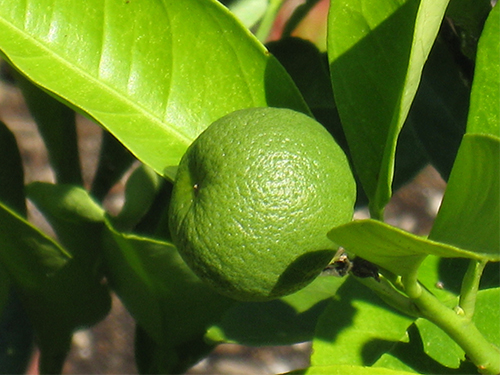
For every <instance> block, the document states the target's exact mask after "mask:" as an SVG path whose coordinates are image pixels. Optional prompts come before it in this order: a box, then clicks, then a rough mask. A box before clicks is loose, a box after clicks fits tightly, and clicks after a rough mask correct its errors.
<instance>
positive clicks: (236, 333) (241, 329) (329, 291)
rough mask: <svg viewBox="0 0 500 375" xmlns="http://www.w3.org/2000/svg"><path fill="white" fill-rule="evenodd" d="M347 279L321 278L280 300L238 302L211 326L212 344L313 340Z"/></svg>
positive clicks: (277, 343)
mask: <svg viewBox="0 0 500 375" xmlns="http://www.w3.org/2000/svg"><path fill="white" fill-rule="evenodd" d="M343 282H344V279H341V278H337V277H328V276H322V277H318V278H317V279H316V280H314V281H313V282H312V283H311V284H309V285H308V286H307V287H305V288H304V289H302V290H300V291H299V292H297V293H294V294H292V295H290V296H287V297H283V298H281V299H279V300H274V301H270V302H258V303H238V304H236V305H234V306H233V307H231V308H229V309H228V310H227V311H226V312H225V313H224V315H223V316H222V319H221V320H220V321H218V322H217V323H216V324H215V325H213V326H212V327H210V329H209V330H208V331H207V334H206V336H205V338H206V340H207V341H208V342H216V343H237V344H241V345H253V346H260V345H291V344H295V343H298V342H304V341H308V340H312V338H313V336H314V329H315V326H316V322H317V320H318V317H319V316H320V314H321V313H322V311H323V310H324V308H325V306H326V305H327V304H328V302H329V298H331V297H332V296H333V295H335V293H336V291H337V289H338V288H339V287H340V285H341V284H342V283H343Z"/></svg>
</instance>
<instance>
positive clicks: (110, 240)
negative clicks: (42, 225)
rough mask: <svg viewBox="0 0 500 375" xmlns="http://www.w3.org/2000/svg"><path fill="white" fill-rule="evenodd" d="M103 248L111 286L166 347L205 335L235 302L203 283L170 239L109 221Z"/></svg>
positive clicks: (141, 323) (142, 323) (148, 331)
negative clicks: (114, 225) (124, 228)
mask: <svg viewBox="0 0 500 375" xmlns="http://www.w3.org/2000/svg"><path fill="white" fill-rule="evenodd" d="M104 249H105V255H106V268H107V271H106V276H107V278H108V279H109V281H110V284H111V286H112V287H113V289H114V290H115V291H116V293H117V294H118V296H119V297H120V299H121V300H122V301H123V303H124V304H125V306H127V309H128V310H129V311H130V313H131V314H132V315H133V316H134V318H135V319H136V320H137V322H138V324H139V325H141V327H142V328H143V329H144V330H145V332H146V333H147V335H148V336H150V337H151V339H153V340H154V341H155V342H156V343H157V344H159V345H161V346H162V347H163V349H164V350H166V348H173V347H176V346H179V345H181V344H183V343H186V342H189V341H191V340H193V339H195V338H198V337H200V336H201V335H203V334H204V333H205V330H206V328H207V327H208V326H209V325H210V324H212V323H213V322H214V321H216V320H217V319H219V317H220V315H221V314H222V313H223V312H224V311H225V310H227V308H229V306H231V305H232V304H233V303H234V301H232V300H230V299H228V298H226V297H222V296H221V295H219V294H217V293H216V292H214V291H212V290H211V289H210V288H209V287H208V286H207V285H205V284H204V283H202V282H201V281H200V280H199V279H198V277H196V276H195V275H194V274H193V273H192V272H191V270H190V269H189V268H188V267H187V265H186V264H185V263H184V261H183V260H182V259H181V257H180V256H179V254H178V253H177V250H176V248H175V247H174V246H173V245H172V244H170V243H168V242H163V241H157V240H153V239H150V238H146V237H140V236H137V235H132V234H123V233H120V232H117V231H116V230H114V229H113V228H112V227H111V226H110V224H109V223H108V227H107V231H106V232H105V234H104ZM172 365H173V364H172Z"/></svg>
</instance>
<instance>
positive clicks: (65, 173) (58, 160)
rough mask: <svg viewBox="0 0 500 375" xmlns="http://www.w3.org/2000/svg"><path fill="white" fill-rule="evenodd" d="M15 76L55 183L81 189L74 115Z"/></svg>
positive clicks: (81, 181)
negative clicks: (43, 144) (39, 137)
mask: <svg viewBox="0 0 500 375" xmlns="http://www.w3.org/2000/svg"><path fill="white" fill-rule="evenodd" d="M15 76H16V81H17V85H18V86H19V88H20V89H21V91H22V93H23V96H24V99H25V101H26V104H27V105H28V108H29V110H30V113H31V115H32V116H33V118H34V119H35V122H36V125H37V127H38V130H39V132H40V134H41V136H42V138H43V141H44V143H45V146H46V147H47V151H48V154H49V160H50V165H51V167H52V169H53V170H54V174H55V177H56V181H57V182H59V183H63V184H76V185H82V183H83V179H82V173H81V169H80V159H79V156H78V155H79V154H78V143H77V137H76V123H75V112H74V111H73V110H72V109H70V108H68V107H67V106H65V105H64V104H62V103H61V102H59V101H57V100H56V99H54V98H53V97H52V96H50V95H48V94H47V93H46V92H44V91H43V90H41V89H40V88H38V87H36V86H35V85H34V84H33V83H31V82H30V81H29V80H27V79H26V78H25V77H23V76H22V75H21V74H19V73H17V72H16V74H15Z"/></svg>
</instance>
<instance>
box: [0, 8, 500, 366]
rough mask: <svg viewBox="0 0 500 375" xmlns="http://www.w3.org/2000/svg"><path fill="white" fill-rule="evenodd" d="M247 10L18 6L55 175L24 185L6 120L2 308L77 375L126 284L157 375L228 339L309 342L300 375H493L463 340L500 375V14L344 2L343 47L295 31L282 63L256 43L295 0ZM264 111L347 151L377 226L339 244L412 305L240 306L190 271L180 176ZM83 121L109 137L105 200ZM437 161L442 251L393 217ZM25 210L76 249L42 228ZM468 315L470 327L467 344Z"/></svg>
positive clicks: (356, 291) (334, 301)
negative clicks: (289, 114) (327, 134)
mask: <svg viewBox="0 0 500 375" xmlns="http://www.w3.org/2000/svg"><path fill="white" fill-rule="evenodd" d="M316 2H317V1H307V2H306V4H305V6H304V7H301V8H299V9H298V11H297V12H296V14H294V16H292V18H291V20H290V23H289V25H288V26H287V28H286V30H292V29H293V28H294V26H296V25H297V24H298V23H299V21H300V20H301V19H302V17H303V16H304V14H306V13H307V11H308V10H309V9H310V8H311V7H312V6H313V5H314V4H315V3H316ZM226 3H227V5H228V6H230V9H231V10H232V11H233V12H234V13H233V12H231V11H230V10H228V9H227V8H225V7H224V6H222V5H221V4H220V3H218V2H216V1H213V0H183V1H175V0H148V1H134V0H126V1H125V0H124V1H113V2H106V3H103V2H102V1H99V0H89V1H85V2H76V3H75V2H71V4H70V3H67V4H66V3H62V2H57V1H54V0H37V1H25V2H22V3H20V2H18V1H14V0H0V31H1V35H3V36H4V37H3V38H2V40H0V51H1V53H2V57H3V58H4V59H5V60H6V61H7V62H8V63H10V65H11V66H12V67H14V68H15V69H16V71H17V73H16V77H17V82H18V85H19V87H20V88H21V90H22V92H23V95H24V97H25V98H26V102H27V103H28V106H29V108H30V110H31V112H32V114H33V117H34V118H35V120H36V122H37V125H38V127H39V130H40V133H41V135H42V137H43V139H44V142H45V144H46V146H47V150H48V152H49V157H50V162H51V165H52V168H53V170H54V172H55V178H56V183H55V184H50V183H43V182H34V183H31V184H29V185H28V186H24V181H23V169H22V165H21V159H20V157H19V151H18V149H17V144H16V141H15V139H14V137H13V136H12V133H11V132H10V131H9V129H8V128H7V127H6V126H5V125H4V124H0V132H1V133H0V143H1V147H0V165H1V168H0V222H1V226H0V268H1V269H0V271H1V272H0V277H1V278H2V282H1V283H0V307H1V306H5V305H6V304H7V301H8V295H9V290H15V292H16V295H18V297H19V299H20V301H21V304H22V306H23V309H24V310H25V311H26V314H27V316H28V318H29V321H30V322H31V324H32V325H33V327H34V331H35V334H36V338H37V344H38V346H39V348H40V350H41V363H40V366H41V371H42V372H59V371H60V370H61V368H62V364H63V362H64V358H65V355H66V353H67V350H68V348H69V346H70V342H71V336H72V333H73V332H74V330H75V329H77V328H80V327H84V326H90V325H92V324H94V323H96V322H97V321H99V320H100V319H102V318H103V317H104V316H105V315H106V314H107V312H108V310H109V308H110V291H113V292H115V293H116V294H117V295H118V296H119V297H120V299H121V300H122V301H123V303H124V304H125V306H126V307H127V309H128V310H129V311H130V312H131V314H132V315H133V317H134V319H135V320H136V323H137V330H136V361H137V365H138V368H139V370H140V371H141V372H143V373H179V372H182V371H184V370H185V369H186V368H188V367H189V366H190V365H192V364H193V363H194V362H196V361H197V360H199V359H200V358H201V357H203V356H204V355H206V354H207V353H208V352H209V351H210V350H211V349H212V348H213V347H214V346H215V345H217V344H218V343H223V342H232V343H240V344H245V345H284V344H292V343H296V342H301V341H306V340H312V342H313V348H314V354H313V356H312V358H311V367H310V368H309V369H306V370H303V371H302V372H301V373H325V374H326V373H328V374H335V373H339V374H341V373H342V374H343V373H350V374H393V373H396V372H397V373H398V374H401V373H402V371H407V372H409V373H419V372H422V373H463V372H467V371H474V366H473V365H471V363H469V362H463V359H464V348H465V349H466V351H467V354H468V356H469V357H470V358H472V359H473V360H474V362H475V365H477V366H479V368H480V370H483V371H486V372H490V373H496V372H498V371H499V370H500V369H499V368H498V367H495V366H499V364H498V358H497V359H493V360H491V350H490V349H491V348H489V347H488V349H487V350H486V351H485V350H482V351H483V352H485V353H486V354H485V355H486V360H484V358H477V355H476V354H475V353H474V352H472V353H470V352H469V351H468V350H467V349H468V348H469V346H470V345H472V346H475V345H476V346H478V347H480V348H482V349H484V348H486V346H485V345H489V343H490V342H491V343H495V344H496V345H498V346H500V335H499V334H498V331H499V330H498V322H499V321H500V309H499V306H498V299H499V294H500V288H499V282H498V277H496V275H497V271H498V269H497V268H495V267H491V266H489V267H487V266H485V265H486V264H487V263H488V262H491V261H494V262H495V261H498V260H500V251H499V248H500V243H499V236H498V228H499V226H500V223H499V220H500V219H499V218H500V214H499V196H498V191H499V189H500V184H499V173H498V171H499V169H500V168H499V167H500V165H499V162H500V138H499V135H500V129H499V128H500V113H499V112H500V110H499V107H498V102H499V99H500V94H499V85H498V83H499V82H500V68H499V62H498V59H497V57H498V54H499V48H500V41H499V37H500V33H499V32H498V31H499V8H498V6H497V7H495V8H493V10H491V5H490V2H489V1H467V0H454V1H452V2H451V3H450V4H448V1H445V0H398V1H385V0H381V1H377V2H370V1H366V2H364V1H358V0H356V1H353V0H342V1H333V2H332V4H331V7H330V11H329V18H328V50H327V54H326V55H325V54H322V53H321V52H320V51H318V50H317V49H316V48H315V47H314V46H313V45H312V44H310V43H308V42H305V41H303V40H299V39H294V38H284V39H282V40H280V41H277V42H273V43H271V44H270V45H269V46H268V48H269V51H271V52H272V54H271V53H269V52H268V50H267V49H266V48H265V47H264V45H263V44H262V43H261V42H260V41H259V40H258V39H257V38H256V37H254V36H253V35H252V34H251V33H250V32H249V31H248V29H247V28H246V27H245V26H247V27H252V26H254V24H256V23H257V22H258V21H259V20H260V23H259V26H258V28H257V31H256V35H258V36H259V35H260V36H262V35H266V34H267V31H268V28H269V25H270V24H272V21H273V20H274V17H275V16H276V10H277V9H278V8H279V5H280V4H281V1H269V3H268V2H267V1H243V0H242V1H237V2H226ZM238 15H243V16H244V17H243V16H242V17H240V18H241V20H239V19H238V17H237V16H238ZM242 22H245V26H244V25H243V24H242ZM478 41H479V42H478ZM426 61H427V63H426ZM424 64H425V67H424ZM471 67H475V70H474V74H473V75H472V73H471V72H472V70H471ZM33 83H34V84H33ZM257 106H274V107H286V108H291V109H294V110H297V111H301V112H304V113H307V114H311V115H314V116H315V117H316V118H317V119H318V120H319V121H320V122H322V123H323V124H324V125H325V127H327V128H328V129H329V130H330V131H331V132H332V134H333V135H334V136H335V137H336V139H337V140H338V142H339V143H340V144H341V145H342V146H343V147H344V149H345V151H346V153H347V154H348V155H349V157H350V160H351V161H352V165H353V170H354V171H355V174H356V177H357V178H358V180H359V191H360V193H359V199H358V204H359V205H363V204H368V206H369V208H370V212H371V215H372V217H373V219H370V220H364V221H354V222H352V223H349V224H347V225H344V226H341V227H338V228H333V229H332V231H331V232H330V233H329V236H330V238H331V239H332V240H333V241H334V242H336V243H338V244H339V245H342V246H343V247H345V248H346V249H348V250H349V251H350V252H352V253H354V254H356V255H359V256H362V257H363V258H365V259H367V260H369V261H371V262H373V263H375V264H376V265H378V266H379V267H380V269H381V273H382V275H383V278H382V281H381V282H380V283H377V282H375V281H374V280H367V281H364V283H365V284H367V285H368V286H369V288H372V289H374V290H375V291H376V292H377V293H378V294H379V295H380V296H381V297H382V299H384V300H385V301H387V302H389V304H391V305H393V306H395V307H397V308H398V309H399V310H401V311H403V312H405V313H406V314H403V313H402V312H401V311H396V310H394V309H392V308H389V307H388V306H387V305H386V304H385V303H384V302H382V301H381V299H380V298H379V296H377V295H376V294H374V293H373V292H372V291H371V290H370V289H369V288H365V287H363V286H361V284H359V283H358V282H357V281H356V280H354V279H353V278H347V279H338V278H331V277H320V278H318V279H317V280H316V281H315V282H313V283H312V284H311V285H310V286H308V287H307V288H305V289H303V290H301V291H299V292H298V293H296V294H293V295H291V296H288V297H284V298H281V299H278V300H275V301H272V302H266V303H241V302H236V301H232V300H230V299H227V298H225V297H222V296H220V295H218V294H216V293H215V292H213V291H211V290H210V289H209V288H208V287H207V286H205V285H204V284H203V283H201V282H200V281H199V280H198V278H197V277H196V276H195V275H194V274H193V273H192V272H191V271H190V270H189V269H188V268H187V266H186V265H185V264H184V263H183V261H182V260H181V258H180V257H179V255H178V253H177V251H176V249H175V247H174V246H173V245H172V244H171V243H170V242H169V233H168V228H167V226H166V224H165V223H166V212H167V210H168V201H169V196H170V191H171V181H172V180H173V178H174V176H175V171H176V166H177V164H178V162H179V160H180V158H181V156H182V155H183V153H184V152H185V150H186V149H187V147H188V145H189V144H190V143H191V142H192V141H193V140H194V139H195V138H196V137H197V135H198V134H199V133H200V132H201V131H202V130H203V129H205V128H206V127H207V126H208V125H209V124H210V123H211V122H213V121H214V120H216V119H218V118H220V117H221V116H223V115H225V114H227V113H229V112H232V111H234V110H237V109H241V108H247V107H257ZM73 110H77V111H78V112H80V113H83V114H85V115H86V116H88V117H90V118H92V119H94V120H95V121H96V122H98V123H99V124H101V125H102V126H103V128H104V129H106V130H107V132H105V133H104V134H103V142H102V148H101V155H100V159H99V165H98V168H97V171H96V176H95V178H94V180H93V183H92V186H91V187H90V188H88V189H85V188H84V187H82V176H81V168H80V165H79V157H78V147H77V139H76V131H75V120H74V112H73ZM464 134H465V135H464ZM117 139H118V140H119V142H117ZM123 146H124V147H123ZM129 151H130V152H131V153H132V154H133V155H134V156H132V154H131V153H129ZM136 158H137V159H138V160H140V162H141V163H142V164H141V165H140V166H139V167H138V168H135V169H134V170H133V172H132V174H131V176H130V177H129V179H128V181H127V185H126V191H125V204H124V206H123V208H122V210H121V212H120V213H119V214H118V215H116V216H112V215H110V214H109V213H107V212H106V211H105V210H104V209H103V208H102V206H101V202H102V200H103V198H104V197H105V196H106V194H107V193H108V191H109V190H110V188H111V187H112V186H113V185H114V183H115V182H116V181H117V180H118V179H119V178H120V177H121V176H122V175H123V174H124V173H125V171H127V170H129V169H130V168H131V166H132V164H133V162H134V160H135V159H136ZM428 163H432V164H433V165H434V166H435V167H436V168H437V169H438V170H439V171H440V173H441V175H442V176H443V178H445V179H446V180H447V181H448V188H447V190H446V195H445V198H444V201H443V204H442V207H441V209H440V211H439V214H438V217H437V219H436V222H435V225H434V226H433V229H432V232H431V234H430V236H429V238H428V239H425V238H421V237H417V236H414V235H411V234H409V233H405V232H403V231H401V230H398V229H396V228H393V227H390V226H389V225H387V224H384V223H383V222H382V221H381V220H382V219H383V211H384V207H385V206H386V205H387V203H388V202H389V200H390V198H391V195H392V190H393V189H394V188H397V187H398V186H401V185H402V184H403V183H405V182H407V181H409V180H410V179H411V177H412V176H413V175H415V174H416V173H418V171H419V170H420V169H421V168H422V167H423V166H424V165H426V164H428ZM160 176H161V177H160ZM26 199H29V200H30V201H31V202H33V204H35V205H36V206H37V208H38V209H39V210H40V211H41V212H42V213H43V214H44V216H45V217H46V218H47V220H48V221H49V223H50V224H51V226H52V228H53V229H54V231H55V233H56V235H57V240H55V239H52V238H50V237H48V236H47V235H45V234H44V233H42V232H41V231H40V230H39V229H38V228H36V227H34V226H33V225H32V224H30V223H29V222H28V221H27V220H26ZM454 258H459V259H458V260H456V259H454ZM460 258H461V259H462V260H460ZM463 260H465V263H464V262H463ZM467 261H469V262H470V265H469V266H467ZM484 268H486V270H485V271H484V272H483V269H484ZM482 273H484V275H483V284H482V286H481V288H482V290H480V291H479V292H478V291H477V289H478V288H479V278H480V276H481V274H482ZM464 274H465V277H464V280H463V282H462V284H461V285H460V281H461V278H462V276H463V275H464ZM417 276H418V280H419V281H417ZM438 280H442V281H443V282H444V285H445V286H446V289H444V290H441V289H438V288H436V287H435V283H436V281H438ZM429 291H431V292H432V293H433V295H431V294H430V293H428V292H429ZM459 296H460V297H459ZM451 307H456V309H455V310H457V307H458V309H460V311H463V314H456V313H455V311H454V310H453V309H452V308H451ZM474 311H475V313H474ZM450 313H453V316H454V317H452V318H451V319H448V317H449V314H450ZM462 315H463V319H462V318H461V316H462ZM422 316H424V317H425V318H427V319H423V318H422ZM436 316H437V317H441V318H442V319H439V318H434V319H432V317H436ZM456 316H459V317H460V319H462V320H460V321H457V318H456ZM429 319H430V320H429ZM443 320H444V321H443ZM448 320H449V321H451V322H452V324H451V325H447V324H446V321H448ZM430 321H433V322H434V323H435V324H437V325H438V326H440V327H441V328H442V329H444V330H445V331H446V332H447V333H448V334H449V335H450V336H451V337H452V338H453V339H452V338H450V336H448V335H446V334H444V333H443V331H441V330H440V329H438V328H436V325H434V324H432V323H430ZM457 322H458V323H457ZM457 324H461V325H462V326H464V327H465V326H466V327H469V328H467V329H464V330H463V332H462V333H460V332H458V333H457V332H455V328H456V326H457ZM481 332H482V334H481ZM465 333H467V334H469V333H470V334H471V337H472V339H471V340H472V341H470V340H469V341H468V339H467V338H465V339H464V338H463V336H464V334H465ZM484 337H486V339H487V340H486V344H485V343H484V342H483V341H481V340H483V339H484ZM471 342H472V344H471ZM457 343H458V344H457ZM468 345H469V346H468ZM493 350H494V349H493ZM488 361H490V362H491V363H489V362H488ZM481 366H483V367H481Z"/></svg>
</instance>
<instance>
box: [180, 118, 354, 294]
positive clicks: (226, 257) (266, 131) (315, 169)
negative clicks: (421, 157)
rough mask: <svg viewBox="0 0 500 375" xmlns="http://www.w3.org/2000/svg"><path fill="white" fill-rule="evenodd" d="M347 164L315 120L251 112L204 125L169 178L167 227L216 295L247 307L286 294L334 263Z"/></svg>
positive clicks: (347, 214) (344, 210)
mask: <svg viewBox="0 0 500 375" xmlns="http://www.w3.org/2000/svg"><path fill="white" fill-rule="evenodd" d="M355 192H356V188H355V183H354V179H353V177H352V174H351V170H350V168H349V164H348V162H347V159H346V157H345V155H344V153H343V152H342V150H341V149H340V147H339V146H338V145H337V144H336V143H335V141H334V139H333V138H332V136H331V135H330V134H329V133H328V132H327V131H326V130H325V129H324V128H323V127H322V126H321V125H320V124H319V123H318V122H316V121H315V120H313V119H311V118H310V117H308V116H306V115H304V114H301V113H298V112H294V111H291V110H288V109H278V108H251V109H244V110H240V111H236V112H233V113H231V114H229V115H227V116H225V117H223V118H221V119H219V120H217V121H215V122H214V123H213V124H212V125H210V126H209V127H208V128H207V129H206V130H205V131H204V132H203V133H202V134H201V135H200V136H199V137H198V138H197V139H196V140H195V141H194V142H193V144H192V145H191V146H190V147H189V148H188V150H187V152H186V154H185V155H184V157H183V158H182V160H181V162H180V165H179V168H178V172H177V177H176V182H175V186H174V191H173V196H172V201H171V206H170V227H171V232H172V237H173V240H174V242H175V244H176V245H177V247H178V249H179V252H180V254H181V256H182V257H183V259H184V260H185V261H186V263H187V264H188V265H189V266H190V268H191V269H192V270H193V271H194V272H195V273H196V274H197V275H198V276H199V277H200V278H201V279H202V280H204V281H206V282H207V283H209V284H210V285H212V286H213V287H214V288H215V289H216V290H218V291H219V292H220V293H222V294H225V295H227V296H229V297H232V298H235V299H239V300H246V301H263V300H268V299H273V298H277V297H280V296H283V295H286V294H290V293H292V292H294V291H297V290H298V289H301V288H303V287H304V286H306V285H307V284H308V283H310V282H311V281H312V280H313V279H314V278H315V277H316V276H318V275H319V273H320V272H321V271H322V269H323V268H324V267H325V266H326V265H327V264H328V263H329V261H330V260H331V259H332V257H333V256H334V254H335V250H336V247H335V244H334V243H332V242H331V241H330V240H329V239H328V238H327V233H328V231H329V230H330V229H332V228H333V227H335V226H337V225H340V224H343V223H346V222H348V221H349V220H351V218H352V213H353V206H354V200H355Z"/></svg>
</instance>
